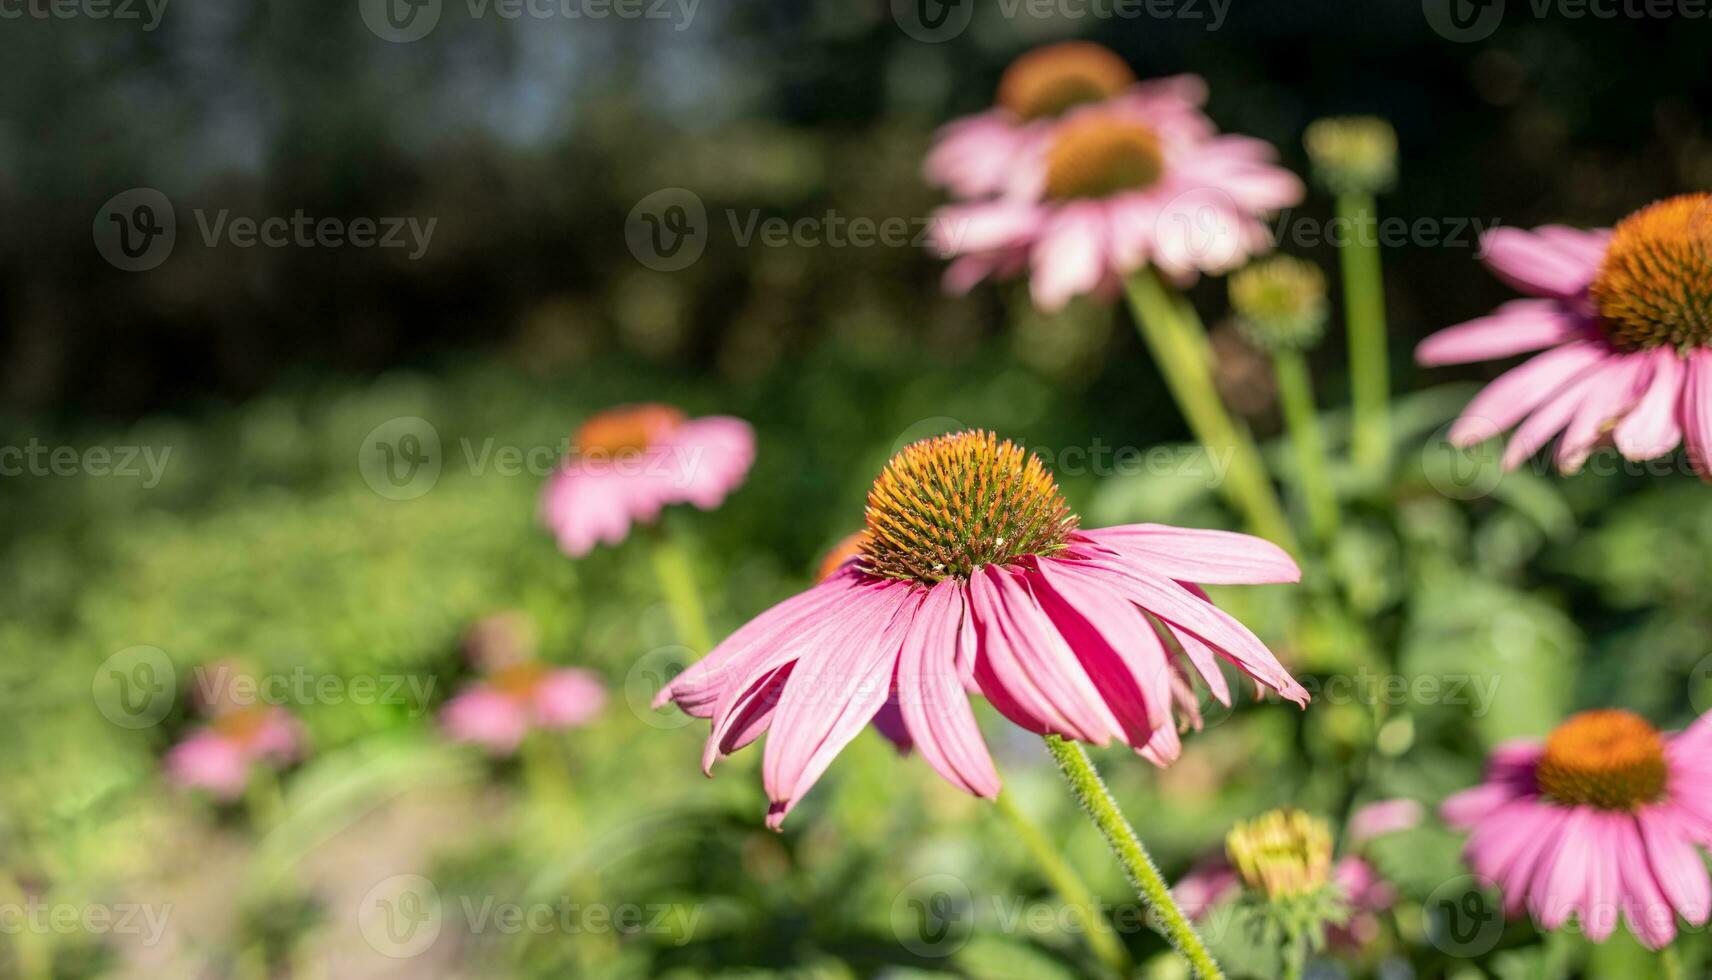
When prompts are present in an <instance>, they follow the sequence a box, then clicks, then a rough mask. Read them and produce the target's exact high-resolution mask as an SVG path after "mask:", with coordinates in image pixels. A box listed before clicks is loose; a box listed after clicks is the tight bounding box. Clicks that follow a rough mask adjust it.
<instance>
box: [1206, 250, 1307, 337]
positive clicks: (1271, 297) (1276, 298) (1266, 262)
mask: <svg viewBox="0 0 1712 980" xmlns="http://www.w3.org/2000/svg"><path fill="white" fill-rule="evenodd" d="M1229 289H1230V304H1231V309H1232V310H1234V311H1235V313H1236V324H1237V329H1238V330H1241V331H1242V335H1243V338H1244V339H1245V340H1247V341H1248V342H1249V343H1251V344H1253V345H1254V346H1256V347H1258V348H1260V349H1261V350H1268V351H1276V350H1307V349H1308V348H1311V347H1313V346H1314V345H1315V344H1317V343H1319V341H1320V335H1321V334H1322V333H1323V332H1324V331H1325V327H1326V317H1327V309H1326V276H1325V273H1323V272H1321V271H1320V267H1319V266H1317V265H1315V264H1314V263H1312V262H1309V261H1306V260H1305V259H1298V258H1292V257H1291V256H1288V255H1274V256H1272V257H1270V258H1266V259H1261V260H1260V261H1258V262H1253V263H1250V264H1249V265H1247V266H1245V267H1244V268H1243V269H1241V270H1240V271H1238V272H1237V273H1236V274H1234V275H1232V276H1231V277H1230V283H1229Z"/></svg>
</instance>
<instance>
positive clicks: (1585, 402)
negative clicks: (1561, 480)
mask: <svg viewBox="0 0 1712 980" xmlns="http://www.w3.org/2000/svg"><path fill="white" fill-rule="evenodd" d="M1651 367H1652V362H1651V360H1650V359H1649V358H1646V357H1637V356H1634V355H1630V356H1627V357H1622V358H1617V359H1614V360H1612V361H1611V362H1610V363H1609V364H1608V366H1606V367H1604V368H1601V369H1600V374H1599V384H1598V386H1596V387H1595V388H1593V389H1592V390H1591V391H1589V392H1588V393H1587V397H1586V398H1584V399H1582V401H1581V406H1580V407H1579V408H1577V409H1576V410H1575V415H1574V417H1572V418H1571V419H1570V420H1569V426H1568V427H1567V428H1565V429H1564V430H1563V438H1562V439H1561V440H1559V442H1558V447H1557V468H1558V470H1559V471H1560V472H1563V473H1574V472H1575V471H1576V470H1579V469H1581V465H1582V464H1583V463H1585V462H1586V461H1587V457H1588V456H1589V455H1590V454H1591V453H1592V452H1593V448H1594V446H1596V445H1597V444H1598V443H1599V441H1600V439H1601V438H1603V437H1604V436H1605V434H1606V433H1607V432H1608V431H1609V430H1610V429H1611V428H1612V427H1613V424H1614V423H1615V421H1616V420H1617V419H1619V418H1621V417H1622V416H1623V415H1624V414H1626V413H1627V412H1628V411H1629V409H1630V408H1632V407H1634V404H1635V402H1637V401H1639V400H1640V397H1641V395H1642V394H1643V393H1644V392H1645V390H1646V389H1645V387H1644V385H1645V383H1646V381H1647V380H1648V372H1649V371H1650V369H1651Z"/></svg>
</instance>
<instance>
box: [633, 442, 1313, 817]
mask: <svg viewBox="0 0 1712 980" xmlns="http://www.w3.org/2000/svg"><path fill="white" fill-rule="evenodd" d="M864 533H865V538H864V544H863V546H862V550H861V552H860V553H859V554H858V555H857V556H855V557H853V558H850V559H848V560H846V561H845V562H843V563H842V564H841V565H839V566H838V567H837V569H836V570H835V571H834V572H833V574H832V575H831V576H829V577H828V578H826V579H825V580H824V581H822V582H821V583H819V584H818V585H816V586H815V587H814V588H812V589H810V590H808V591H807V592H804V593H802V594H800V595H797V596H795V597H793V598H790V599H787V600H785V601H784V602H781V603H779V604H778V605H776V606H774V607H773V608H771V609H769V610H767V611H766V612H764V613H762V614H761V615H760V616H758V617H756V618H755V619H754V620H752V621H751V622H749V623H748V624H747V625H745V626H744V627H742V628H741V629H739V630H738V631H737V632H736V633H733V634H732V635H731V636H730V637H729V638H727V639H726V640H725V641H724V642H723V643H721V644H720V645H719V646H718V647H716V648H715V649H714V650H713V652H712V653H710V654H708V655H707V657H705V658H703V659H702V660H701V661H699V662H698V663H696V664H694V665H692V666H691V667H690V668H689V669H688V670H686V671H684V673H682V674H680V675H679V676H678V677H677V678H675V679H674V680H673V681H672V682H671V683H670V684H668V685H667V686H666V687H665V688H664V689H663V690H662V691H661V692H660V695H659V697H658V698H657V699H656V705H657V706H659V705H664V704H666V703H667V702H675V703H676V704H677V705H678V706H679V707H680V708H682V709H683V710H684V711H686V712H688V713H689V714H691V715H694V716H696V717H702V718H708V719H710V720H711V721H712V731H711V733H710V735H709V738H708V742H707V747H706V749H705V751H704V753H703V759H702V763H703V768H704V769H705V770H708V771H711V768H712V766H713V764H714V762H716V761H717V760H718V759H719V758H721V757H723V756H725V755H728V754H730V753H732V752H734V751H736V750H737V749H739V748H742V747H743V746H745V745H748V744H749V743H751V742H753V741H755V740H756V739H757V738H759V737H760V736H761V735H762V734H763V733H767V735H768V738H767V744H766V750H765V755H764V758H763V766H762V775H763V781H764V783H765V785H766V788H767V793H768V796H769V798H770V799H771V801H772V807H771V811H770V813H769V816H768V822H769V824H770V825H771V826H773V827H775V828H776V827H777V826H778V825H779V823H780V822H781V821H782V820H783V819H784V817H785V815H786V814H787V813H789V812H790V810H791V808H792V807H794V806H796V804H797V803H798V802H799V801H800V800H801V799H802V797H803V794H804V793H806V792H807V791H808V790H809V788H810V787H811V786H813V785H814V783H815V782H816V781H817V780H818V779H819V778H820V776H821V774H822V773H824V772H825V771H826V768H827V766H828V765H830V764H831V762H832V759H833V757H834V756H836V755H837V754H838V752H839V751H840V750H841V749H842V748H843V747H844V746H845V745H846V744H848V743H849V742H850V740H851V739H852V738H854V737H855V736H856V734H857V733H858V732H859V731H861V729H862V728H863V727H864V726H865V725H867V724H868V723H869V721H871V720H874V719H875V716H876V715H877V714H878V713H879V712H880V711H881V709H882V707H883V706H884V705H885V704H886V703H887V701H888V700H889V699H892V698H894V697H895V699H896V703H897V705H898V708H899V711H900V714H901V715H902V719H903V724H904V727H905V730H906V731H907V733H908V735H909V737H910V739H911V740H912V741H913V743H914V745H915V748H916V750H917V751H919V752H920V754H921V756H922V758H923V759H924V760H925V761H926V762H927V763H928V765H930V766H931V767H933V769H934V770H935V771H936V772H938V773H939V774H940V775H941V776H943V777H944V778H945V779H947V780H949V781H950V782H951V783H953V784H954V785H956V786H958V787H960V788H962V789H964V790H966V791H968V792H970V793H972V794H975V795H977V796H984V797H993V796H995V795H997V793H998V791H999V777H998V773H997V772H996V771H995V769H994V767H993V763H992V759H991V757H990V756H989V755H988V753H987V749H986V746H985V744H984V743H983V742H982V739H981V733H980V731H979V730H978V729H977V727H976V725H975V717H974V713H973V711H972V710H971V706H970V701H969V696H968V695H969V694H970V693H978V694H980V695H982V696H984V697H985V698H986V699H987V701H988V702H989V703H991V704H992V705H993V707H994V708H995V709H997V710H998V712H999V713H1000V714H1001V715H1003V716H1004V717H1005V718H1007V719H1009V720H1010V721H1012V722H1014V723H1015V724H1017V725H1019V726H1021V727H1023V728H1025V729H1027V730H1028V731H1031V732H1035V733H1037V734H1041V735H1048V734H1055V735H1060V736H1063V737H1065V738H1073V739H1078V740H1080V741H1084V742H1089V743H1092V744H1096V745H1105V744H1108V743H1110V742H1112V741H1114V740H1116V741H1121V742H1124V743H1125V744H1128V745H1129V746H1131V747H1132V748H1133V749H1135V750H1136V751H1137V752H1138V753H1140V754H1141V755H1142V756H1143V757H1145V758H1147V759H1149V760H1150V761H1152V762H1154V763H1155V764H1158V765H1166V764H1168V763H1169V762H1170V761H1172V760H1173V759H1175V758H1176V756H1177V754H1178V752H1179V751H1180V748H1181V743H1180V741H1179V739H1178V719H1179V717H1181V716H1184V715H1187V714H1188V713H1189V712H1190V711H1191V710H1192V709H1193V706H1194V703H1195V696H1194V692H1193V691H1192V690H1190V689H1189V686H1188V682H1187V680H1186V678H1187V676H1188V671H1189V670H1190V669H1192V670H1193V671H1194V673H1195V674H1196V675H1198V676H1199V677H1200V678H1201V679H1202V681H1203V682H1204V683H1205V684H1206V685H1207V687H1208V688H1209V689H1210V690H1211V691H1212V693H1213V695H1214V696H1215V697H1216V698H1218V699H1219V700H1221V701H1222V702H1224V703H1225V704H1229V703H1230V691H1229V686H1228V684H1227V682H1226V680H1225V677H1224V675H1223V673H1222V672H1221V671H1220V669H1219V666H1218V662H1219V661H1220V660H1224V661H1227V662H1229V663H1232V664H1234V665H1236V667H1237V668H1238V669H1239V670H1241V671H1243V672H1244V673H1246V674H1248V675H1249V676H1250V677H1253V678H1254V679H1255V680H1256V682H1257V684H1264V685H1265V686H1267V687H1270V688H1272V689H1274V690H1276V691H1278V692H1279V693H1281V694H1282V695H1283V696H1285V697H1287V698H1290V699H1291V700H1294V701H1296V702H1297V703H1299V704H1305V703H1306V701H1307V697H1308V696H1307V692H1306V691H1305V690H1304V689H1303V688H1302V687H1301V685H1299V684H1297V683H1296V681H1295V680H1294V679H1293V678H1291V677H1290V675H1289V674H1288V672H1286V671H1285V670H1284V668H1283V666H1282V665H1280V664H1279V663H1278V661H1277V659H1276V658H1275V657H1273V655H1272V654H1271V652H1270V651H1268V650H1267V649H1266V647H1265V646H1264V645H1263V644H1262V643H1261V642H1260V641H1259V640H1258V639H1256V638H1255V636H1254V635H1253V634H1252V633H1250V632H1249V631H1248V630H1247V629H1246V628H1244V627H1243V626H1242V625H1241V624H1240V623H1238V622H1237V621H1236V620H1235V619H1233V618H1231V617H1230V616H1229V615H1228V614H1226V613H1224V612H1222V611H1221V610H1219V609H1218V607H1217V606H1215V605H1213V603H1212V601H1211V600H1210V599H1209V598H1208V597H1207V595H1206V593H1205V592H1203V591H1202V590H1201V589H1200V588H1199V586H1197V585H1195V584H1192V583H1196V582H1200V583H1209V584H1227V583H1264V582H1294V581H1296V580H1297V579H1298V578H1299V577H1300V571H1299V570H1298V569H1297V567H1296V564H1295V562H1294V561H1292V560H1291V559H1290V557H1289V556H1288V555H1287V554H1285V553H1284V552H1283V551H1282V550H1280V549H1279V548H1277V547H1276V546H1274V545H1272V544H1270V543H1268V542H1265V541H1262V540H1260V539H1257V538H1252V537H1249V536H1247V535H1242V534H1233V533H1229V532H1223V531H1191V530H1183V529H1179V528H1172V527H1165V526H1161V525H1130V526H1125V527H1114V528H1106V529H1103V530H1092V531H1091V530H1085V529H1082V528H1081V527H1080V526H1079V523H1078V521H1077V518H1076V515H1075V514H1074V513H1073V512H1072V511H1071V510H1070V508H1069V507H1068V505H1067V504H1066V503H1065V501H1064V499H1063V496H1062V494H1061V493H1060V492H1059V489H1058V486H1057V483H1056V482H1055V481H1054V480H1053V478H1052V476H1051V475H1050V474H1049V473H1048V472H1047V471H1046V469H1045V467H1044V466H1042V465H1041V464H1040V461H1039V460H1038V459H1037V458H1036V457H1034V456H1033V455H1032V454H1030V453H1029V452H1027V451H1026V450H1024V449H1023V448H1022V447H1020V446H1017V445H1015V444H1014V443H1012V442H1010V441H1009V440H1002V439H999V438H998V437H997V436H995V435H993V434H991V433H986V432H961V433H956V434H953V435H946V436H940V437H937V438H934V439H928V440H925V441H922V442H918V443H915V444H913V445H910V446H907V447H905V448H904V449H903V450H902V451H901V452H899V453H898V454H897V455H896V456H894V457H893V458H892V459H891V461H890V462H889V463H887V464H886V467H885V469H884V470H883V471H882V472H881V474H880V475H879V477H878V478H877V479H876V480H875V481H874V485H873V487H872V489H871V490H870V492H869V495H868V506H867V510H866V526H865V528H864ZM1185 663H1186V664H1187V665H1188V666H1183V664H1185Z"/></svg>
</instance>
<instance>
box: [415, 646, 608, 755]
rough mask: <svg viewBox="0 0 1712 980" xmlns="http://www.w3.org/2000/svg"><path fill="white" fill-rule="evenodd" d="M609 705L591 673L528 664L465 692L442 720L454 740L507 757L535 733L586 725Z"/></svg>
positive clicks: (533, 662)
mask: <svg viewBox="0 0 1712 980" xmlns="http://www.w3.org/2000/svg"><path fill="white" fill-rule="evenodd" d="M605 706H606V687H605V685H603V684H601V682H600V679H599V678H598V677H596V676H595V675H594V674H592V673H590V672H589V671H586V670H578V669H576V668H574V667H554V666H552V665H550V664H546V663H543V662H541V661H539V660H525V661H521V662H518V663H514V664H511V665H509V666H506V667H502V668H500V669H499V670H496V671H494V672H493V673H491V674H488V675H487V676H486V677H484V678H483V679H482V680H481V681H479V682H477V683H475V684H472V685H471V686H469V687H468V688H465V689H464V691H463V692H461V693H460V694H458V695H457V696H456V697H454V698H452V700H450V701H448V702H447V703H446V707H445V708H444V709H443V710H442V712H441V716H440V720H441V723H442V724H443V725H444V726H445V728H446V734H447V735H448V736H450V737H451V738H452V739H453V740H454V741H458V742H472V743H474V744H477V745H481V746H483V747H484V748H486V749H487V750H488V751H490V752H492V753H494V754H496V755H505V754H509V753H511V752H514V751H516V750H517V747H518V745H520V744H522V742H523V739H524V736H526V735H528V734H529V732H530V731H531V730H532V729H544V730H548V731H555V730H559V729H565V728H574V727H577V726H581V725H586V724H588V723H590V722H592V721H593V720H594V719H595V718H596V717H597V716H598V715H599V714H600V711H601V709H602V708H603V707H605Z"/></svg>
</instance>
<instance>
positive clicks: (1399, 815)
mask: <svg viewBox="0 0 1712 980" xmlns="http://www.w3.org/2000/svg"><path fill="white" fill-rule="evenodd" d="M1423 812H1424V811H1423V808H1422V807H1421V804H1420V803H1418V802H1416V801H1414V800H1411V799H1407V798H1399V799H1392V800H1375V801H1373V802H1372V803H1368V804H1366V805H1364V806H1362V807H1361V808H1360V809H1358V810H1356V811H1355V812H1354V813H1352V814H1350V815H1349V843H1350V844H1351V845H1353V846H1357V847H1359V846H1360V845H1362V844H1365V843H1366V842H1368V841H1370V840H1373V839H1374V838H1376V837H1384V836H1386V835H1388V834H1395V833H1400V832H1402V831H1405V830H1410V829H1412V828H1414V827H1416V826H1419V825H1420V822H1421V816H1422V814H1423Z"/></svg>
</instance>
